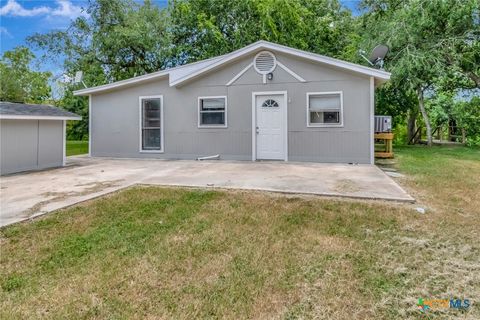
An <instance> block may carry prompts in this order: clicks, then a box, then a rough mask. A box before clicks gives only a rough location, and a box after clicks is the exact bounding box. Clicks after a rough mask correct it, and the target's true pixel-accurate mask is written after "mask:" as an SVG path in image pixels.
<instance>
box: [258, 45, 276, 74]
mask: <svg viewBox="0 0 480 320" xmlns="http://www.w3.org/2000/svg"><path fill="white" fill-rule="evenodd" d="M262 53H266V54H268V55H270V56H271V57H272V58H273V67H272V68H271V69H270V70H268V71H262V70H258V68H257V63H256V62H257V58H258V56H259V55H261V54H262ZM276 66H277V57H275V55H274V54H273V53H272V52H270V51H267V50H263V51H260V52H259V53H257V54H256V55H255V58H253V68H254V69H255V71H257V73H259V74H263V75H264V76H265V75H266V74H269V73H270V72H273V70H275V67H276Z"/></svg>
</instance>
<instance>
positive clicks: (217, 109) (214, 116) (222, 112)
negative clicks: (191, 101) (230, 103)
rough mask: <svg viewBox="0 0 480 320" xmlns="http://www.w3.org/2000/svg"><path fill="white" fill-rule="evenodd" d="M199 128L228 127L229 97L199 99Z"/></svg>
mask: <svg viewBox="0 0 480 320" xmlns="http://www.w3.org/2000/svg"><path fill="white" fill-rule="evenodd" d="M198 126H199V127H226V126H227V97H224V96H222V97H199V98H198Z"/></svg>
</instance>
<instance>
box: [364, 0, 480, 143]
mask: <svg viewBox="0 0 480 320" xmlns="http://www.w3.org/2000/svg"><path fill="white" fill-rule="evenodd" d="M476 3H477V0H467V1H464V0H429V1H422V0H409V1H401V0H365V1H364V2H363V8H365V9H367V10H368V13H367V14H366V15H365V17H364V23H365V29H366V41H365V43H367V44H368V43H369V44H370V45H372V44H373V42H382V43H385V44H387V45H388V46H389V47H390V48H391V54H390V56H389V60H388V66H389V71H391V72H392V78H393V79H392V81H393V83H394V85H396V86H399V87H400V88H402V90H403V91H406V92H407V91H414V92H415V93H416V96H417V100H418V108H419V110H420V113H421V115H422V118H423V122H424V124H425V126H426V129H427V140H428V141H427V142H428V145H432V128H431V124H430V118H429V115H428V112H427V110H426V108H425V92H427V91H428V90H435V87H436V82H437V81H438V79H439V78H441V77H442V76H443V75H445V74H449V73H452V71H455V70H452V65H453V62H452V61H454V60H455V59H457V58H458V59H460V60H461V61H464V62H465V61H467V60H468V59H467V58H466V56H465V55H462V53H461V51H462V50H464V51H468V52H474V51H475V50H474V49H475V48H476V46H477V45H478V43H477V45H473V46H472V45H470V44H471V42H472V41H475V34H477V35H478V29H475V26H478V3H477V4H476ZM477 41H478V38H477ZM473 55H474V56H476V55H477V53H473ZM468 61H470V60H468ZM454 66H455V67H456V68H457V70H460V69H461V67H462V63H455V64H454ZM469 66H470V67H468V68H470V69H468V68H467V67H465V68H466V69H465V72H464V73H462V75H463V76H465V75H466V74H467V69H468V70H469V71H471V70H472V69H475V68H474V67H472V66H471V65H469ZM476 68H477V69H478V66H477V67H476ZM458 73H459V72H457V74H458Z"/></svg>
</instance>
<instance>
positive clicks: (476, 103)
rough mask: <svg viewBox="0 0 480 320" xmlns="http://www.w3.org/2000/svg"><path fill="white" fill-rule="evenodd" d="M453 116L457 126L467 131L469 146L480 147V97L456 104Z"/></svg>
mask: <svg viewBox="0 0 480 320" xmlns="http://www.w3.org/2000/svg"><path fill="white" fill-rule="evenodd" d="M452 115H453V117H454V118H455V120H456V121H457V125H458V126H460V127H462V128H463V129H464V130H465V133H466V140H467V141H466V143H467V145H470V146H480V97H479V96H474V97H472V99H471V100H470V101H460V102H457V103H455V104H454V105H453V108H452Z"/></svg>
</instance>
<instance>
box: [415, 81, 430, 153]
mask: <svg viewBox="0 0 480 320" xmlns="http://www.w3.org/2000/svg"><path fill="white" fill-rule="evenodd" d="M417 95H418V107H419V109H420V112H421V113H422V117H423V121H424V122H425V127H426V129H427V145H428V146H429V147H431V146H432V145H433V139H432V126H431V125H430V119H429V118H428V114H427V111H426V110H425V103H424V100H423V89H422V88H418V89H417Z"/></svg>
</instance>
